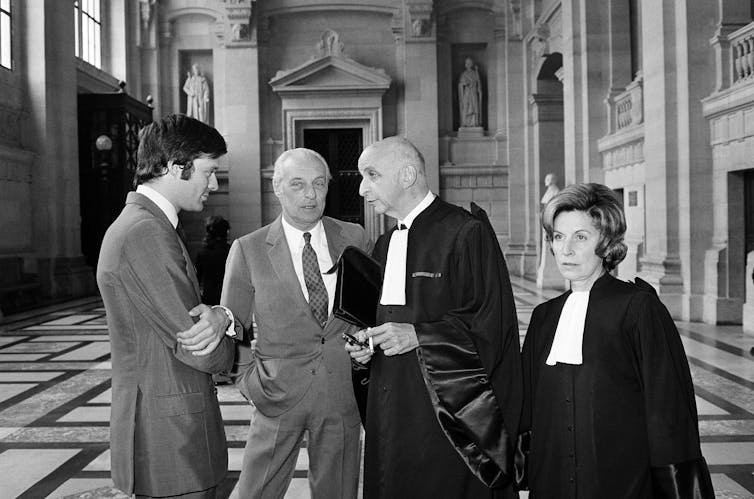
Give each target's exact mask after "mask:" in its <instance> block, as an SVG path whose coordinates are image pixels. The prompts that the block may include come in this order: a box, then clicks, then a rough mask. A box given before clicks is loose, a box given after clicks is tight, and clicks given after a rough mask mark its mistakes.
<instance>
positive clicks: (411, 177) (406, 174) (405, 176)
mask: <svg viewBox="0 0 754 499" xmlns="http://www.w3.org/2000/svg"><path fill="white" fill-rule="evenodd" d="M399 178H400V179H401V184H403V187H404V188H409V187H411V186H412V185H414V183H415V182H416V168H415V167H414V165H404V166H403V167H402V168H401V173H400V177H399Z"/></svg>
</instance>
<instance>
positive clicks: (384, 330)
mask: <svg viewBox="0 0 754 499" xmlns="http://www.w3.org/2000/svg"><path fill="white" fill-rule="evenodd" d="M355 336H356V339H358V340H359V341H367V340H368V339H369V338H372V342H373V344H374V346H375V347H377V346H379V347H380V348H381V349H382V352H383V353H384V354H385V355H387V356H392V355H400V354H403V353H406V352H410V351H411V350H413V349H414V348H416V347H418V346H419V339H418V338H417V336H416V330H415V329H414V325H413V324H406V323H403V322H386V323H384V324H381V325H379V326H377V327H371V328H367V329H362V330H361V331H359V332H357V333H356V334H355ZM346 350H347V351H348V353H349V354H350V355H351V358H352V359H353V360H355V361H356V362H359V363H360V364H366V363H367V362H369V360H370V359H371V358H372V352H371V351H370V350H369V348H364V347H360V346H358V345H351V344H349V343H346Z"/></svg>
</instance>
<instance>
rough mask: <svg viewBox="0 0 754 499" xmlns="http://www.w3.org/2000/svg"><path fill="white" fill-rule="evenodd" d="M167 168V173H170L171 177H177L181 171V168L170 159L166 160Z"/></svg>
mask: <svg viewBox="0 0 754 499" xmlns="http://www.w3.org/2000/svg"><path fill="white" fill-rule="evenodd" d="M167 170H168V174H169V175H172V176H173V177H178V176H179V175H180V172H181V169H180V168H178V165H176V164H175V163H174V162H173V160H172V159H170V160H168V166H167Z"/></svg>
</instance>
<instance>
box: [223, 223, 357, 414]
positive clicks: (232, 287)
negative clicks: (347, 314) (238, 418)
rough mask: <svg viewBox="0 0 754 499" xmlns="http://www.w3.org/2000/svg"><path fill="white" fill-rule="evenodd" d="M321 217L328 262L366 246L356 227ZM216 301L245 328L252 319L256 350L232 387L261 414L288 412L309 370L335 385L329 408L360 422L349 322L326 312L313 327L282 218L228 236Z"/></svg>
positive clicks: (303, 387)
mask: <svg viewBox="0 0 754 499" xmlns="http://www.w3.org/2000/svg"><path fill="white" fill-rule="evenodd" d="M322 223H323V225H324V229H325V234H326V236H327V245H328V248H329V250H330V256H331V258H332V261H333V262H335V261H337V258H338V256H339V255H340V253H341V252H342V251H343V248H345V247H346V246H349V245H352V246H358V247H359V248H361V249H364V250H366V251H370V250H371V242H370V241H369V238H368V237H367V235H366V233H365V232H364V229H363V228H362V227H361V226H360V225H357V224H352V223H347V222H341V221H339V220H335V219H332V218H329V217H324V218H323V219H322ZM325 270H326V269H322V271H325ZM221 303H222V304H223V305H225V306H227V307H228V308H230V309H231V310H232V311H233V314H234V315H235V317H236V319H237V320H239V321H240V322H241V323H242V324H243V327H244V331H245V332H247V334H248V333H251V327H252V316H253V317H254V318H255V319H256V324H257V330H256V339H257V344H256V352H255V354H254V355H253V359H252V361H251V362H250V363H249V364H248V365H247V367H246V369H245V371H244V372H243V374H242V375H241V377H240V379H239V381H238V386H239V389H240V390H241V393H243V394H244V396H245V397H246V398H247V399H249V400H251V401H252V402H253V403H254V405H255V406H256V407H257V409H258V410H259V411H261V412H262V414H264V415H266V416H269V417H274V416H278V415H280V414H282V413H284V412H286V411H287V410H289V409H290V408H291V407H293V406H294V405H296V403H298V402H299V401H300V400H301V399H302V398H303V396H304V395H305V394H306V393H307V391H308V390H309V387H310V386H311V383H312V380H313V378H314V376H318V375H319V376H323V375H326V376H329V377H330V379H329V386H330V387H335V389H333V390H332V393H331V402H332V404H333V405H334V407H337V408H338V410H339V411H340V412H341V413H342V414H343V415H344V416H345V417H346V419H348V420H349V421H352V422H353V423H354V424H355V423H356V422H357V421H358V418H359V416H358V411H357V408H356V402H355V399H354V395H353V386H352V383H351V361H350V357H349V356H348V354H347V353H346V351H345V349H344V347H343V345H344V341H343V338H342V332H343V331H349V332H353V331H354V329H355V328H354V327H353V326H350V325H349V324H347V323H345V322H343V321H341V320H340V319H336V318H334V317H332V316H330V318H329V320H328V322H327V325H326V326H325V328H324V329H322V328H320V327H319V325H318V323H317V320H316V318H315V317H314V314H313V313H312V311H311V308H310V307H309V304H308V302H307V301H306V299H305V298H304V294H303V291H302V290H301V285H300V284H299V280H298V278H297V277H296V272H295V270H294V269H293V261H292V259H291V253H290V249H289V248H288V242H287V241H286V238H285V233H284V232H283V225H282V222H281V218H280V217H278V218H277V219H276V220H275V221H274V222H272V223H271V224H269V225H267V226H265V227H262V228H261V229H259V230H257V231H255V232H252V233H251V234H247V235H246V236H244V237H242V238H240V239H237V240H236V241H234V242H233V245H232V246H231V249H230V254H229V255H228V260H227V263H226V267H225V280H224V283H223V292H222V298H221ZM240 357H241V358H242V359H243V358H244V357H247V358H248V354H247V355H244V352H242V354H241V355H240Z"/></svg>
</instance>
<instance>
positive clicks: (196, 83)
mask: <svg viewBox="0 0 754 499" xmlns="http://www.w3.org/2000/svg"><path fill="white" fill-rule="evenodd" d="M183 91H184V92H186V115H187V116H190V117H192V118H196V119H198V120H199V121H202V122H204V123H207V118H208V116H207V109H208V107H209V83H207V78H206V77H205V76H204V75H203V74H202V68H201V66H200V65H199V64H198V63H194V64H192V65H191V71H190V72H188V73H186V83H184V84H183Z"/></svg>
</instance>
